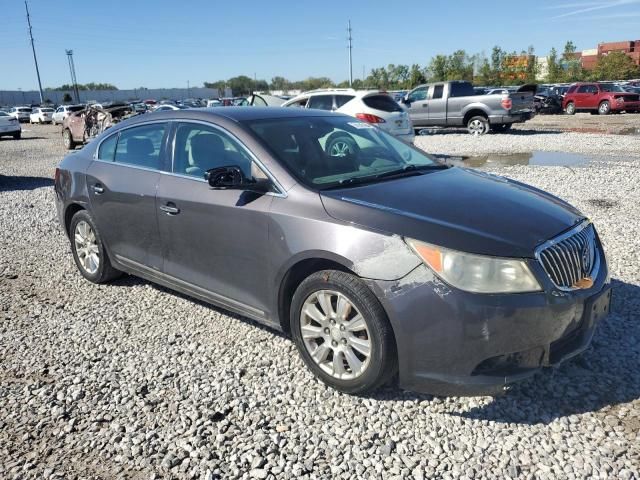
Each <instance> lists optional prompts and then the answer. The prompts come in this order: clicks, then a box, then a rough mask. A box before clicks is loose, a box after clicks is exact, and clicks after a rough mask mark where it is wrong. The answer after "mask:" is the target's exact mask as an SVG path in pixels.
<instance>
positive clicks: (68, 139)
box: [62, 128, 76, 150]
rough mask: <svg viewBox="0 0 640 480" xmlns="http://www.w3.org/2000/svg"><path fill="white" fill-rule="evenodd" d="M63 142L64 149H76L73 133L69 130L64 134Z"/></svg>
mask: <svg viewBox="0 0 640 480" xmlns="http://www.w3.org/2000/svg"><path fill="white" fill-rule="evenodd" d="M62 142H63V143H64V148H66V149H67V150H73V149H74V148H76V142H74V141H73V137H72V136H71V131H70V130H69V129H68V128H67V129H65V130H64V131H63V132H62Z"/></svg>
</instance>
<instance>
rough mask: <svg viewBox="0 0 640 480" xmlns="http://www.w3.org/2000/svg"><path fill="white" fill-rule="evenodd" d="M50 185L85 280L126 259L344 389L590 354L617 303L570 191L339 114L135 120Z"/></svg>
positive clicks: (474, 387) (472, 382) (490, 378)
mask: <svg viewBox="0 0 640 480" xmlns="http://www.w3.org/2000/svg"><path fill="white" fill-rule="evenodd" d="M344 143H349V144H350V145H355V146H356V147H355V148H351V149H346V150H345V149H342V150H341V149H337V148H334V147H335V146H336V145H340V144H344ZM55 191H56V198H57V202H56V204H57V210H58V215H59V218H60V222H61V224H62V226H63V228H64V230H65V232H66V233H67V235H68V237H69V239H70V243H71V250H72V252H73V257H74V260H75V262H76V265H77V267H78V269H79V271H80V273H81V274H82V275H83V276H84V277H85V278H86V279H87V280H89V281H91V282H94V283H103V282H107V281H109V280H112V279H114V278H116V277H117V276H118V275H120V274H121V273H122V272H126V273H129V274H132V275H136V276H139V277H142V278H145V279H147V280H150V281H152V282H156V283H159V284H161V285H164V286H166V287H169V288H171V289H174V290H177V291H179V292H182V293H185V294H187V295H190V296H193V297H195V298H198V299H201V300H204V301H207V302H210V303H212V304H214V305H218V306H221V307H224V308H226V309H229V310H231V311H234V312H237V313H239V314H241V315H244V316H246V317H249V318H252V319H254V320H257V321H258V322H262V323H264V324H266V325H269V326H271V327H273V328H275V329H278V330H282V331H284V332H286V333H288V334H290V335H291V336H292V338H293V340H294V341H295V343H296V345H297V347H298V349H299V351H300V354H301V356H302V358H303V360H304V362H305V363H306V364H307V366H308V367H309V368H310V369H311V370H312V371H313V373H314V374H315V375H317V376H318V377H319V378H320V379H321V380H322V381H324V382H326V383H327V384H328V385H331V386H332V387H334V388H336V389H338V390H341V391H343V392H348V393H363V392H368V391H371V390H373V389H375V388H377V387H379V386H380V385H382V384H384V383H386V382H388V381H389V380H390V379H392V378H394V377H395V374H396V373H398V379H399V384H400V386H401V387H403V388H408V389H413V390H418V391H427V392H444V393H449V392H451V393H458V392H474V393H475V392H487V391H488V392H494V391H497V390H500V389H502V388H503V387H504V385H505V384H506V383H509V382H512V381H515V380H519V379H523V378H526V377H529V376H531V375H533V374H534V373H535V372H536V371H538V370H539V369H541V368H542V367H546V366H552V365H557V364H559V363H560V362H562V361H563V360H565V359H567V358H570V357H571V356H573V355H576V354H578V353H579V352H581V351H583V350H584V349H585V348H586V347H587V346H588V345H589V342H590V340H591V338H592V336H593V334H594V330H595V328H596V325H597V323H598V321H599V320H600V319H601V318H602V317H603V316H604V315H606V313H607V312H608V309H609V303H610V285H609V276H608V271H607V265H606V261H605V255H604V252H603V249H602V245H601V243H600V240H599V238H598V235H597V233H596V230H595V227H594V226H593V225H592V224H591V223H590V221H589V220H588V219H587V218H585V217H584V216H583V215H582V214H581V213H580V212H579V211H577V210H576V209H575V208H573V207H571V206H570V205H568V204H567V203H565V202H564V201H562V200H560V199H558V198H556V197H553V196H552V195H549V194H547V193H545V192H543V191H540V190H538V189H535V188H532V187H528V186H526V185H523V184H521V183H518V182H515V181H511V180H507V179H505V178H501V177H495V176H491V175H487V174H485V173H481V172H477V171H473V170H468V169H464V168H457V167H451V168H448V167H447V166H445V165H442V164H440V163H438V162H437V161H435V160H433V159H431V158H430V157H428V156H427V155H425V154H424V153H423V152H422V151H420V150H418V149H416V148H414V147H413V146H411V145H408V144H405V143H403V142H402V141H400V140H398V139H396V138H394V137H392V136H390V135H388V134H386V133H385V132H383V131H381V130H380V129H378V128H376V127H374V126H372V125H370V124H367V123H363V122H360V121H358V120H356V119H354V118H352V117H347V116H343V115H338V114H334V113H330V112H323V111H314V110H298V109H295V110H290V109H273V108H271V109H270V108H259V107H257V108H225V109H199V110H179V111H171V112H157V113H151V114H148V115H143V116H138V117H134V118H131V119H129V120H126V121H124V122H122V123H119V124H118V125H116V126H114V127H112V128H110V129H109V130H107V131H106V132H104V133H103V134H101V135H100V136H99V137H98V138H96V139H95V140H94V141H92V142H91V143H90V144H88V145H87V146H85V147H84V148H83V149H82V150H81V151H80V152H76V153H72V154H70V155H68V156H67V157H66V158H65V159H64V160H63V161H62V162H61V164H60V166H59V168H58V169H57V170H56V178H55Z"/></svg>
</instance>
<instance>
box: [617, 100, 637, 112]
mask: <svg viewBox="0 0 640 480" xmlns="http://www.w3.org/2000/svg"><path fill="white" fill-rule="evenodd" d="M610 105H611V111H612V112H625V111H626V112H628V111H634V112H635V111H638V110H640V102H623V103H618V102H611V103H610Z"/></svg>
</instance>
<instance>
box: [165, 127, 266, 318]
mask: <svg viewBox="0 0 640 480" xmlns="http://www.w3.org/2000/svg"><path fill="white" fill-rule="evenodd" d="M173 135H174V140H173V142H172V143H173V145H174V147H173V151H174V154H173V166H172V173H171V174H167V175H162V177H161V178H160V183H159V185H158V208H159V209H160V210H161V211H160V213H159V215H158V224H159V228H160V236H161V238H162V245H163V252H164V272H165V273H166V274H167V275H169V276H171V277H172V278H174V279H177V281H178V283H179V284H180V285H181V286H182V287H183V288H187V289H189V290H191V291H193V292H195V293H196V294H198V293H200V294H202V291H204V292H205V293H204V295H205V296H207V297H209V298H211V297H213V299H214V300H215V301H216V302H217V303H219V304H222V305H227V306H229V307H231V308H235V309H241V310H243V311H245V312H246V313H247V314H249V315H251V316H253V317H254V318H255V317H260V318H262V317H263V316H264V315H263V312H264V311H266V310H267V309H268V306H267V304H268V292H269V288H270V285H268V284H267V282H266V279H267V278H268V275H267V272H268V265H269V252H268V211H269V207H270V205H271V201H272V199H273V196H271V195H270V194H256V193H252V192H248V191H243V190H214V189H212V188H211V187H210V186H209V183H208V182H207V181H205V180H204V173H205V172H206V171H207V170H209V169H211V168H215V167H222V166H230V165H235V166H238V167H240V168H241V169H242V171H243V172H244V174H245V176H247V177H248V178H251V177H254V178H255V177H257V176H260V175H263V174H262V173H261V171H260V170H259V169H258V168H257V167H256V166H255V164H254V163H253V162H252V157H251V155H250V154H249V153H248V150H247V149H246V148H245V147H244V146H243V145H242V144H241V143H240V142H239V141H238V140H237V139H236V138H235V137H233V136H232V135H231V134H230V133H229V132H227V131H226V130H223V129H221V128H219V127H217V126H214V125H212V124H208V123H200V122H187V121H184V122H180V123H178V124H176V126H175V133H174V134H173Z"/></svg>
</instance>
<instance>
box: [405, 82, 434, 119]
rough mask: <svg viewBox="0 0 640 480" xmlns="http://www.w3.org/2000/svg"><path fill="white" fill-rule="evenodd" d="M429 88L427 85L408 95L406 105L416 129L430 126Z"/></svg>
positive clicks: (415, 89)
mask: <svg viewBox="0 0 640 480" xmlns="http://www.w3.org/2000/svg"><path fill="white" fill-rule="evenodd" d="M428 88H429V87H427V86H426V85H425V86H422V87H417V88H414V89H413V90H411V92H409V94H408V95H407V101H406V102H405V105H406V107H407V108H408V109H409V117H411V121H412V122H413V125H414V126H416V127H419V126H422V125H428V124H429V123H428V122H429V103H428V101H427V90H428Z"/></svg>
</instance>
